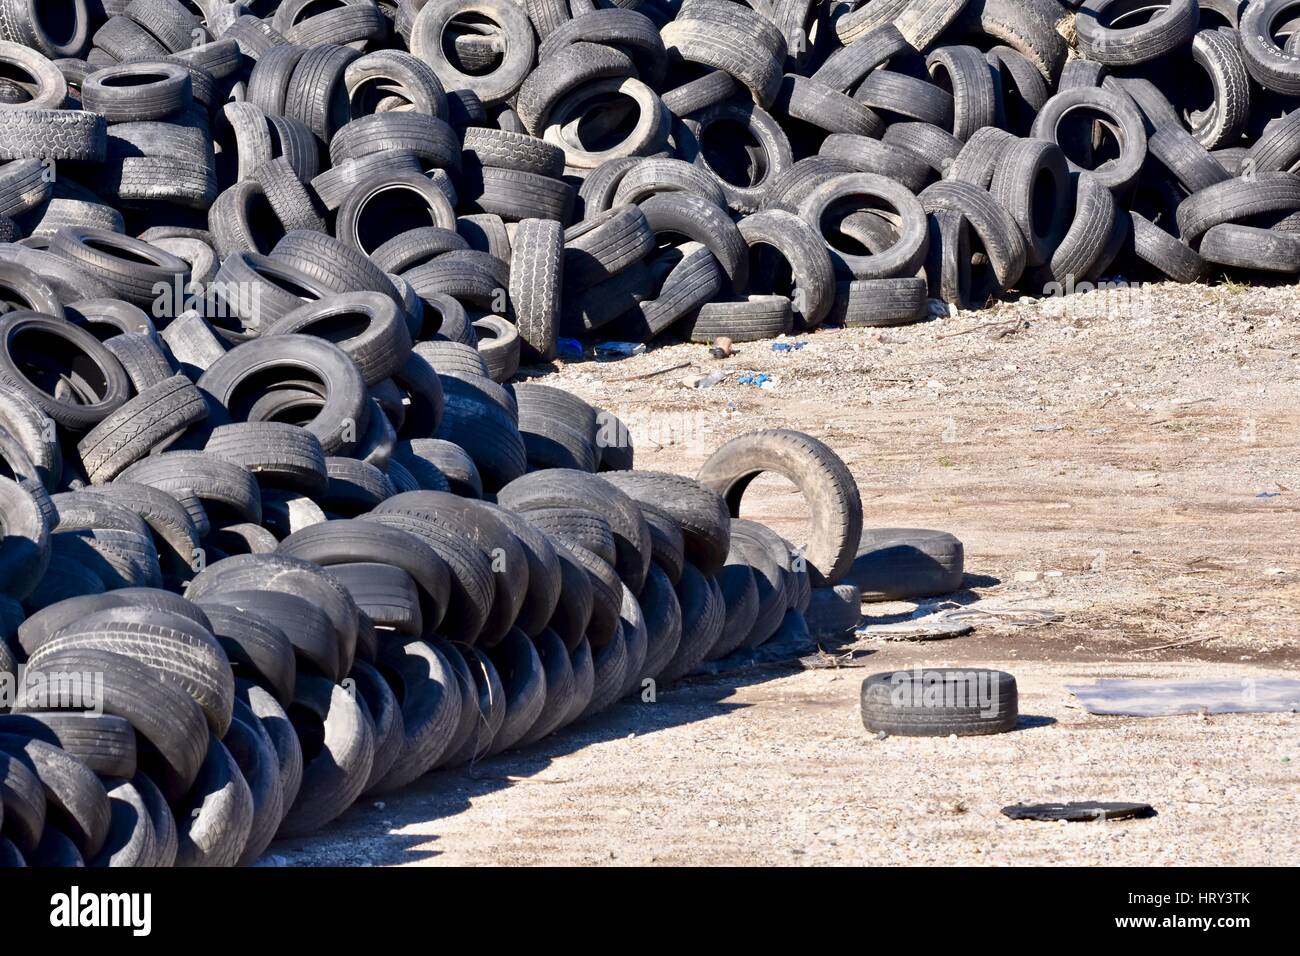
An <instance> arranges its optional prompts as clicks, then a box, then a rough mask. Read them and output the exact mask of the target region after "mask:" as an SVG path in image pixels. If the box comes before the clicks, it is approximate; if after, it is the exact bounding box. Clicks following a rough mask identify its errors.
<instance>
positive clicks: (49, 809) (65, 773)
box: [0, 733, 112, 857]
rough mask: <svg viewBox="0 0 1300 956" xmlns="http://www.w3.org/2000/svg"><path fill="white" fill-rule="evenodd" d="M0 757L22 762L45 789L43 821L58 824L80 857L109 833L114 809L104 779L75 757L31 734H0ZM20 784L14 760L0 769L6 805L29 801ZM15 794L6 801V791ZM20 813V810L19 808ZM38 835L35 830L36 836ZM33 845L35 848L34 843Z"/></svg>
mask: <svg viewBox="0 0 1300 956" xmlns="http://www.w3.org/2000/svg"><path fill="white" fill-rule="evenodd" d="M0 754H3V755H4V757H0V762H2V761H3V760H4V758H5V757H7V758H8V759H9V760H10V761H17V762H18V763H21V764H22V765H24V766H25V767H26V768H27V769H28V770H29V771H30V772H31V773H32V774H33V775H34V776H35V777H36V779H37V780H38V781H39V783H40V786H41V787H42V789H43V790H44V797H45V799H44V801H43V802H44V811H45V812H44V817H45V821H44V822H45V825H46V826H50V827H57V829H58V830H60V831H61V832H62V833H63V834H64V835H66V836H67V837H69V838H70V839H71V840H72V842H73V844H74V845H75V846H76V848H77V851H78V852H79V853H80V854H81V855H82V856H83V857H93V856H94V855H95V854H97V853H98V852H99V851H100V849H101V848H102V847H103V845H104V841H105V839H106V838H107V836H108V829H109V825H110V818H111V815H112V810H111V808H110V807H109V803H108V794H107V793H106V792H105V790H104V786H103V784H101V783H100V782H99V779H98V778H97V777H96V776H95V774H94V772H93V771H91V770H90V768H88V767H87V766H86V765H85V764H84V763H82V762H81V761H80V760H79V759H77V758H76V757H74V756H72V755H71V754H69V753H66V752H65V751H63V750H61V749H60V748H59V747H57V746H53V745H51V744H48V743H45V742H44V741H42V740H36V739H33V738H31V737H24V736H14V735H11V734H2V733H0ZM22 786H23V784H22V782H21V781H19V780H17V779H16V778H15V776H14V772H13V766H12V763H11V764H10V766H9V771H8V772H7V773H0V798H2V799H4V801H5V803H6V810H8V811H9V812H10V813H13V814H14V816H15V817H18V816H19V813H15V810H16V808H17V807H19V806H22V805H23V804H24V803H26V804H28V805H29V806H30V801H27V800H26V799H25V797H23V795H22V794H21V793H20V792H19V791H20V790H21V788H22ZM10 794H13V795H15V796H18V797H19V799H17V800H15V801H14V805H13V806H10V805H9V804H10V800H9V795H10ZM20 812H21V811H20ZM39 839H40V836H39V833H38V834H37V841H38V842H39ZM33 849H35V847H33Z"/></svg>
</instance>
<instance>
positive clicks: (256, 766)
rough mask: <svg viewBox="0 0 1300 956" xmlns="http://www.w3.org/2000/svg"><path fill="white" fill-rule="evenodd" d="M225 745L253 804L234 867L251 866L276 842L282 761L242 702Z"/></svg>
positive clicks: (280, 811) (281, 800) (281, 807)
mask: <svg viewBox="0 0 1300 956" xmlns="http://www.w3.org/2000/svg"><path fill="white" fill-rule="evenodd" d="M240 708H242V710H241V709H240ZM222 743H223V744H224V745H225V747H226V750H227V752H228V753H229V754H230V758H231V760H233V761H234V763H235V766H236V767H238V768H239V775H240V776H241V777H243V778H244V782H245V783H246V784H247V786H248V794H249V800H250V801H251V804H252V815H251V818H250V820H249V828H248V837H247V839H246V840H245V841H244V848H243V851H242V852H241V853H240V854H239V858H238V859H237V860H236V861H235V864H234V865H235V866H251V865H252V864H253V863H256V862H257V859H258V857H260V856H261V855H262V852H263V851H264V850H265V849H266V848H267V847H268V846H269V845H270V843H271V841H272V840H273V839H274V838H275V831H276V829H277V828H278V827H279V826H280V820H281V818H283V816H284V791H283V789H282V787H281V785H280V759H279V756H278V755H277V753H276V750H275V745H274V744H273V743H272V742H271V736H270V734H268V733H267V732H266V728H265V727H263V726H262V722H261V721H260V720H259V719H258V718H257V716H256V715H255V714H254V713H253V712H252V711H251V710H249V709H248V705H247V704H245V703H243V702H242V701H241V702H239V704H237V705H236V715H235V719H234V720H233V721H232V722H231V724H230V730H229V731H228V732H227V733H226V736H225V738H224V739H223V740H222ZM236 789H237V788H236ZM232 795H234V794H232Z"/></svg>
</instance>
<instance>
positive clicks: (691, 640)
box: [655, 562, 727, 685]
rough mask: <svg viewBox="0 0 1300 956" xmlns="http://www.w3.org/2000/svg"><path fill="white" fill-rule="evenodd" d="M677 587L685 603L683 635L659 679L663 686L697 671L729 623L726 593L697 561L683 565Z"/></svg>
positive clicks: (682, 606) (657, 680) (683, 607)
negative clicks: (701, 568) (723, 593)
mask: <svg viewBox="0 0 1300 956" xmlns="http://www.w3.org/2000/svg"><path fill="white" fill-rule="evenodd" d="M675 590H676V593H677V598H678V600H679V602H680V603H681V615H682V636H681V641H680V643H679V644H678V646H677V652H676V653H675V654H674V655H673V657H672V659H671V660H670V661H669V662H668V664H667V665H665V667H664V668H663V670H661V671H660V672H659V676H658V677H657V678H655V680H656V682H657V683H659V684H661V685H662V684H672V683H675V682H676V681H679V680H681V679H682V678H683V677H685V676H686V675H687V674H689V673H691V672H692V671H693V670H695V668H696V667H698V666H699V665H700V663H701V662H702V661H703V660H704V659H705V658H706V657H708V656H709V653H710V652H711V651H712V650H713V648H714V646H715V645H716V644H717V642H718V638H719V637H720V636H721V635H722V629H723V627H724V625H725V623H726V613H727V612H726V604H725V603H724V601H723V599H722V592H721V591H720V590H719V589H718V588H717V586H716V584H715V583H714V581H713V579H712V578H708V577H705V576H704V575H703V574H701V573H700V572H699V570H698V569H697V568H696V567H695V566H694V565H693V564H691V563H689V562H687V564H686V565H685V567H683V569H682V577H681V580H680V581H678V582H677V587H676V589H675Z"/></svg>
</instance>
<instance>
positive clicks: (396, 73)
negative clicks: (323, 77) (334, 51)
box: [331, 50, 448, 145]
mask: <svg viewBox="0 0 1300 956" xmlns="http://www.w3.org/2000/svg"><path fill="white" fill-rule="evenodd" d="M343 78H344V83H345V85H346V86H347V90H348V99H349V102H350V104H351V108H352V109H351V112H352V115H353V116H369V115H372V114H373V115H383V114H380V113H379V112H378V110H379V106H380V103H381V102H382V101H383V100H384V99H391V98H393V97H400V98H401V99H403V100H405V101H406V103H407V104H409V108H410V111H411V113H414V114H418V115H428V116H432V117H435V118H436V119H440V120H445V119H447V116H448V109H447V94H446V92H445V91H444V90H443V86H442V82H441V81H440V80H439V79H438V76H437V74H436V73H434V72H433V70H432V69H430V67H429V65H428V64H427V63H425V62H424V61H423V60H421V59H420V58H419V57H416V56H412V55H411V54H410V53H407V52H405V51H403V50H376V51H374V52H373V53H369V54H367V55H366V56H363V57H361V58H360V59H358V60H354V61H352V63H351V64H349V65H348V68H347V70H346V71H345V72H344V74H343ZM388 115H394V114H388ZM399 115H400V114H399ZM331 145H332V143H331Z"/></svg>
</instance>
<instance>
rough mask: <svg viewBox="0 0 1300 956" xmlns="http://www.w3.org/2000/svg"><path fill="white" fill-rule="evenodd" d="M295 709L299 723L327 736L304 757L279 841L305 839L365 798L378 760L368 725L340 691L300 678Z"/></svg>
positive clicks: (318, 680) (319, 681)
mask: <svg viewBox="0 0 1300 956" xmlns="http://www.w3.org/2000/svg"><path fill="white" fill-rule="evenodd" d="M294 707H295V710H296V711H297V712H298V713H299V714H300V715H301V716H300V720H302V721H310V722H311V723H315V722H319V723H320V725H321V727H322V730H323V733H321V732H317V734H318V736H317V737H316V739H319V740H320V741H321V744H320V750H319V752H318V753H317V754H315V755H311V754H308V753H304V754H303V771H302V787H301V788H300V789H299V791H298V796H297V799H295V800H294V802H293V805H292V806H291V807H290V809H289V812H288V813H287V814H285V817H284V820H283V822H282V823H281V824H280V828H279V830H277V831H276V836H277V838H280V839H284V838H289V837H295V836H305V835H307V834H309V833H312V832H314V831H315V830H318V829H320V828H321V827H323V826H324V825H325V824H327V823H329V822H330V821H332V820H334V819H335V818H336V817H338V816H339V815H340V814H341V813H343V811H344V810H346V809H347V808H348V807H350V806H351V805H352V804H353V803H354V802H355V801H356V799H357V797H359V796H361V791H362V790H363V789H364V788H365V786H366V783H367V781H368V780H369V777H370V768H371V764H372V762H373V760H374V746H375V742H374V732H373V731H372V729H371V726H370V720H369V718H368V717H367V715H366V712H365V710H364V709H363V708H362V707H361V705H360V704H359V703H358V702H357V700H356V699H355V698H353V697H352V695H351V694H349V693H348V692H347V691H346V690H344V689H343V688H342V687H340V686H338V685H337V684H333V683H331V682H330V681H327V680H325V679H323V678H320V677H312V676H309V675H304V674H300V675H299V676H298V685H297V688H296V690H295V692H294ZM295 726H299V725H297V724H295ZM304 726H305V725H304ZM299 735H300V736H302V733H301V731H300V732H299Z"/></svg>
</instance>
